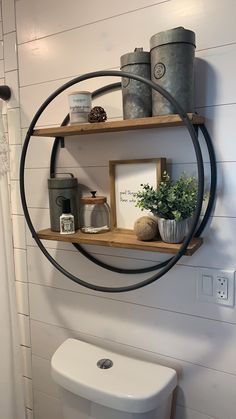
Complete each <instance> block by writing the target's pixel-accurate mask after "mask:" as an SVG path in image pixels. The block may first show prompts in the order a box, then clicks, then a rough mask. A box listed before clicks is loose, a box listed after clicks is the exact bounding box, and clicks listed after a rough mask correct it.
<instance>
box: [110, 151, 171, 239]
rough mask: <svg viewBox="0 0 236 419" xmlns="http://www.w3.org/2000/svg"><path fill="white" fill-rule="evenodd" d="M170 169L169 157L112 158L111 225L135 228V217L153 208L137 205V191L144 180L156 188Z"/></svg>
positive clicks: (123, 228)
mask: <svg viewBox="0 0 236 419" xmlns="http://www.w3.org/2000/svg"><path fill="white" fill-rule="evenodd" d="M165 170H166V158H164V157H160V158H151V159H135V160H111V161H110V162H109V176H110V202H111V226H112V228H113V229H118V230H121V231H122V230H124V231H127V230H130V231H132V229H133V226H134V223H135V221H136V220H137V219H138V218H139V217H142V216H143V215H147V214H149V215H150V212H149V211H145V210H144V211H141V209H140V208H137V207H136V206H135V202H136V200H135V193H137V192H138V190H141V189H142V187H141V184H145V183H149V184H150V185H151V186H153V187H154V188H156V187H157V186H158V184H159V183H160V181H161V178H162V174H163V172H164V171H165Z"/></svg>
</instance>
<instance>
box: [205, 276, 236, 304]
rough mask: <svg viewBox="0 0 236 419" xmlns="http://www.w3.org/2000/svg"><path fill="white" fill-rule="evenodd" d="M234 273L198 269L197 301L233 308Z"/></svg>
mask: <svg viewBox="0 0 236 419" xmlns="http://www.w3.org/2000/svg"><path fill="white" fill-rule="evenodd" d="M234 276H235V272H234V271H231V270H220V269H210V268H200V269H199V275H198V279H197V299H198V300H199V301H204V302H207V303H214V304H220V305H224V306H229V307H233V306H234V294H235V281H234Z"/></svg>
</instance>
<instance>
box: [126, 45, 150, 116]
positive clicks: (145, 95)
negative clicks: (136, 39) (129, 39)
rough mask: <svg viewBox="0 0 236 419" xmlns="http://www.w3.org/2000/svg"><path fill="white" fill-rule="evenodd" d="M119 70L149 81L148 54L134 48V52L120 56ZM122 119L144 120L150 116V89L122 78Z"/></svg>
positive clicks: (137, 82) (141, 49) (142, 84)
mask: <svg viewBox="0 0 236 419" xmlns="http://www.w3.org/2000/svg"><path fill="white" fill-rule="evenodd" d="M120 64H121V67H120V69H121V70H123V71H127V72H128V73H132V74H137V75H139V76H142V77H145V78H146V79H149V80H150V79H151V67H150V52H147V51H143V48H135V50H134V52H130V53H128V54H125V55H122V56H121V58H120ZM122 98H123V117H124V119H135V118H145V117H148V116H151V115H152V92H151V88H150V87H149V86H147V85H146V84H144V83H141V82H139V81H136V80H133V79H129V78H126V77H122Z"/></svg>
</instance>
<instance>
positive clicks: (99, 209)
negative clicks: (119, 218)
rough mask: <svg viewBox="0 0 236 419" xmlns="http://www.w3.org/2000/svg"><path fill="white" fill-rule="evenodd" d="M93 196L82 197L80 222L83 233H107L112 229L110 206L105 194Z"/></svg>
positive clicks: (92, 192)
mask: <svg viewBox="0 0 236 419" xmlns="http://www.w3.org/2000/svg"><path fill="white" fill-rule="evenodd" d="M90 193H91V196H85V197H83V198H81V210H80V224H81V231H82V232H83V233H92V234H94V233H105V232H106V231H109V230H110V207H109V205H108V203H107V198H106V197H105V196H96V191H91V192H90Z"/></svg>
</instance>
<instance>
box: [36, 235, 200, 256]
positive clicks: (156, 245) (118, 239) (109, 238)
mask: <svg viewBox="0 0 236 419" xmlns="http://www.w3.org/2000/svg"><path fill="white" fill-rule="evenodd" d="M37 234H38V236H39V238H40V239H41V240H54V241H63V242H69V243H80V244H91V245H97V246H108V247H119V248H125V249H137V250H146V251H150V252H160V253H171V254H176V253H177V252H178V250H179V248H180V246H181V243H180V244H172V243H164V242H163V241H161V240H160V239H156V240H152V241H148V242H144V241H140V240H138V239H137V237H136V236H135V234H134V233H133V232H131V231H127V232H124V231H118V230H113V231H108V232H107V233H99V234H85V233H81V232H80V231H77V232H76V233H75V234H60V233H57V232H55V231H52V230H50V229H49V228H48V229H45V230H40V231H38V232H37ZM202 242H203V239H202V238H193V239H192V240H191V242H190V243H189V245H188V248H187V250H186V252H185V255H186V256H191V255H193V253H195V252H196V250H197V249H199V247H200V246H201V245H202Z"/></svg>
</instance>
